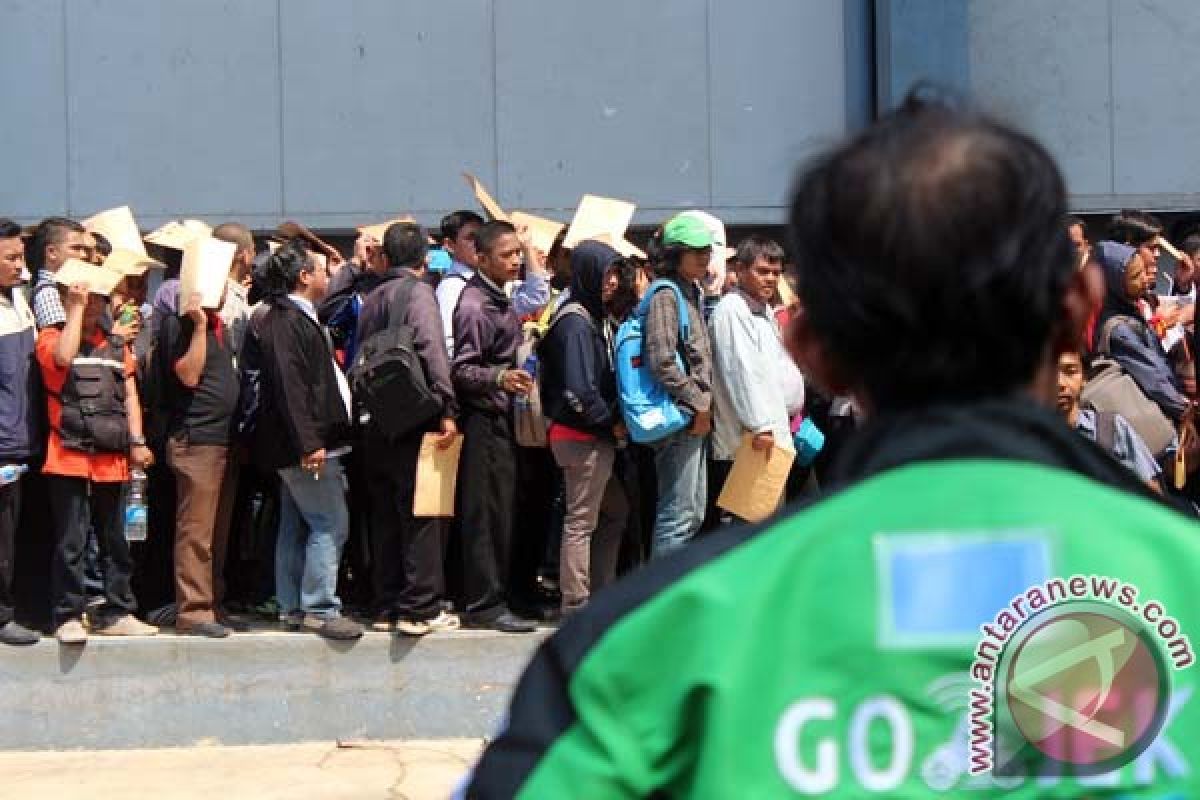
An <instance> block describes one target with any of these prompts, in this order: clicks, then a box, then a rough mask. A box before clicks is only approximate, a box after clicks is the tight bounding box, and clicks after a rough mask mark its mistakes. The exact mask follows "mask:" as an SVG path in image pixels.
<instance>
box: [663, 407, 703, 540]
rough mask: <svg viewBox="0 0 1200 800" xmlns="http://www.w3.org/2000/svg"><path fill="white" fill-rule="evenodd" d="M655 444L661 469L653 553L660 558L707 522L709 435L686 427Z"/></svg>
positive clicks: (693, 534)
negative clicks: (691, 432)
mask: <svg viewBox="0 0 1200 800" xmlns="http://www.w3.org/2000/svg"><path fill="white" fill-rule="evenodd" d="M651 447H652V448H653V450H654V466H655V471H656V472H657V473H658V505H657V507H656V509H655V512H654V541H653V544H652V545H651V555H652V556H654V557H655V558H657V557H658V556H662V555H666V554H667V553H670V552H671V551H673V550H678V549H679V548H680V547H683V546H684V545H685V544H687V543H688V541H690V540H691V538H692V537H693V536H695V535H696V533H697V531H699V530H700V525H701V524H702V523H703V522H704V509H705V506H706V504H707V502H708V475H707V464H706V453H707V451H708V437H707V436H693V435H692V434H690V433H688V432H687V431H686V430H682V431H680V432H679V433H676V434H674V435H672V436H669V437H667V438H666V439H663V440H662V441H661V442H655V443H654V444H652V445H651Z"/></svg>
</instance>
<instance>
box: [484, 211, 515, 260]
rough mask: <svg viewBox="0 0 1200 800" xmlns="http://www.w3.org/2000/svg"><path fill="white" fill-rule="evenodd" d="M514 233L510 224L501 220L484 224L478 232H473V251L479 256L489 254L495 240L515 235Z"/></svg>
mask: <svg viewBox="0 0 1200 800" xmlns="http://www.w3.org/2000/svg"><path fill="white" fill-rule="evenodd" d="M516 232H517V229H516V228H514V227H513V225H512V223H511V222H505V221H504V220H502V219H494V220H492V221H491V222H487V223H484V224H483V225H482V226H481V227H480V228H479V230H477V231H475V249H476V250H478V251H479V252H480V253H481V254H482V253H490V252H491V251H492V247H494V246H495V244H496V240H497V239H499V238H500V237H501V236H503V235H504V234H506V233H511V234H516Z"/></svg>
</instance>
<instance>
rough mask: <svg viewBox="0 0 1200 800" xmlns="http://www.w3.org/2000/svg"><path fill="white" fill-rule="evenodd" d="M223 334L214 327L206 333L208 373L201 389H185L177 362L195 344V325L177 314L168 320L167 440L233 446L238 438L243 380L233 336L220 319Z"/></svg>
mask: <svg viewBox="0 0 1200 800" xmlns="http://www.w3.org/2000/svg"><path fill="white" fill-rule="evenodd" d="M217 325H219V326H221V335H220V336H218V335H217V331H216V330H215V329H214V328H213V327H212V326H211V325H210V326H209V327H208V330H207V332H206V338H207V341H206V344H207V347H206V349H205V358H204V369H203V371H202V372H201V373H200V383H199V385H197V386H196V388H195V389H189V388H187V387H186V386H184V385H183V384H182V383H181V382H180V381H179V377H178V376H177V375H176V374H175V363H176V362H177V361H178V360H179V359H181V358H183V355H184V353H186V352H187V349H188V345H189V344H190V343H191V341H192V329H193V327H194V323H193V322H192V320H191V319H190V318H188V317H180V316H177V315H175V314H170V315H166V316H165V317H164V318H163V322H162V329H161V330H160V331H159V347H160V351H161V353H162V354H163V355H164V356H166V358H167V363H166V364H164V365H163V367H164V373H160V374H166V375H167V376H168V377H167V381H166V384H167V391H166V397H165V404H166V407H167V435H168V436H171V437H176V436H178V437H181V438H183V439H185V440H186V441H188V442H190V443H191V444H229V442H230V440H231V439H232V435H233V422H234V413H235V412H236V411H237V402H238V375H237V368H236V366H235V363H234V353H233V351H232V350H231V349H230V346H229V332H228V331H227V330H225V324H224V323H223V322H221V321H220V320H219V319H218V320H217Z"/></svg>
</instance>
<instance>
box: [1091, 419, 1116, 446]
mask: <svg viewBox="0 0 1200 800" xmlns="http://www.w3.org/2000/svg"><path fill="white" fill-rule="evenodd" d="M1116 441H1117V414H1116V412H1115V411H1097V412H1096V444H1098V445H1100V447H1101V448H1103V450H1104V452H1106V453H1112V451H1113V446H1114V445H1115V444H1116Z"/></svg>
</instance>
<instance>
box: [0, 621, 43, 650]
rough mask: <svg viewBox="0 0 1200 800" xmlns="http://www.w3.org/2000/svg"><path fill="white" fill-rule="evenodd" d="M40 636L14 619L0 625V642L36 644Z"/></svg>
mask: <svg viewBox="0 0 1200 800" xmlns="http://www.w3.org/2000/svg"><path fill="white" fill-rule="evenodd" d="M41 638H42V637H41V636H40V635H38V633H37V632H36V631H31V630H29V628H26V627H25V626H24V625H18V624H17V623H16V622H15V621H14V622H9V623H8V624H7V625H4V626H3V627H0V644H12V645H18V646H20V645H27V644H37V642H38V640H39V639H41Z"/></svg>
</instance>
